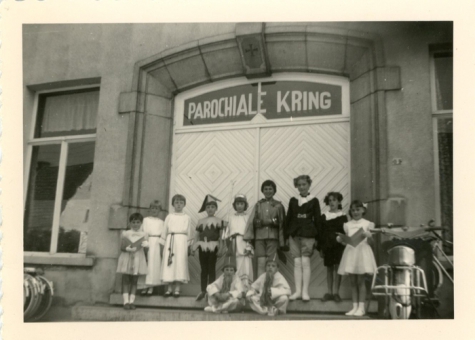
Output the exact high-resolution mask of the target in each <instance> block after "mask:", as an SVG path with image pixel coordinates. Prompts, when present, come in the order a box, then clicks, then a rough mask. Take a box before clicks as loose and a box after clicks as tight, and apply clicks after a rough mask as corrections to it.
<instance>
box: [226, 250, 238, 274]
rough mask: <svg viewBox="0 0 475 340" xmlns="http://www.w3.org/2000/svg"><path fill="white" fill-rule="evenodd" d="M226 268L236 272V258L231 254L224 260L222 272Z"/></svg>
mask: <svg viewBox="0 0 475 340" xmlns="http://www.w3.org/2000/svg"><path fill="white" fill-rule="evenodd" d="M227 267H233V268H234V271H236V270H237V266H236V256H235V255H233V254H228V255H227V256H226V258H225V259H224V266H223V271H224V269H225V268H227Z"/></svg>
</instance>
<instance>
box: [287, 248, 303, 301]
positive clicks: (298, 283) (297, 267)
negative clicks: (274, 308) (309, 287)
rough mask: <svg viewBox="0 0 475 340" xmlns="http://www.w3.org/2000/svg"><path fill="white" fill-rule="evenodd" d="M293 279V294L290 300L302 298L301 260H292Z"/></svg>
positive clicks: (298, 258)
mask: <svg viewBox="0 0 475 340" xmlns="http://www.w3.org/2000/svg"><path fill="white" fill-rule="evenodd" d="M294 279H295V293H293V294H292V295H290V297H289V299H290V300H297V299H300V298H301V297H302V258H301V257H297V258H296V259H294Z"/></svg>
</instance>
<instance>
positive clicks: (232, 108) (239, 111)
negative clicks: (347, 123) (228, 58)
mask: <svg viewBox="0 0 475 340" xmlns="http://www.w3.org/2000/svg"><path fill="white" fill-rule="evenodd" d="M184 104H185V105H184V120H183V125H185V126H190V125H200V124H216V123H231V122H242V121H250V120H251V119H253V118H254V117H255V115H256V114H258V113H260V114H262V115H263V116H264V117H265V118H266V119H282V118H284V119H285V118H286V119H289V118H297V117H312V116H328V115H341V114H342V87H341V86H339V85H333V84H324V83H315V82H308V81H277V82H267V83H265V82H262V83H255V84H246V85H239V86H234V87H229V88H225V89H220V90H216V91H212V92H208V93H205V94H201V95H198V96H195V97H192V98H188V99H186V100H185V103H184Z"/></svg>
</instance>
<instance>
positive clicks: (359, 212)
mask: <svg viewBox="0 0 475 340" xmlns="http://www.w3.org/2000/svg"><path fill="white" fill-rule="evenodd" d="M365 213H366V206H365V205H364V204H363V203H362V202H361V201H359V200H354V201H353V202H351V205H350V216H351V218H352V220H351V221H349V222H347V223H345V224H344V225H343V229H344V230H345V234H346V235H347V236H349V237H351V236H352V235H353V234H355V233H356V232H357V231H358V230H360V229H361V228H363V235H364V236H365V237H366V238H365V239H364V240H363V241H361V243H359V244H358V245H357V246H356V247H353V246H351V245H349V244H347V245H346V248H345V250H344V252H343V256H342V258H341V262H340V267H339V268H338V274H340V275H350V284H351V297H352V300H353V309H352V310H350V311H349V312H348V313H346V315H354V316H363V315H365V310H364V303H365V299H366V286H365V274H373V273H374V272H375V271H376V268H377V267H376V261H375V259H374V254H373V251H372V250H371V247H370V245H369V244H368V238H371V237H372V235H371V232H370V230H371V229H373V228H374V223H373V222H370V221H368V220H365V219H364V218H363V216H364V214H365ZM337 241H338V242H340V243H343V241H342V238H341V237H340V236H337Z"/></svg>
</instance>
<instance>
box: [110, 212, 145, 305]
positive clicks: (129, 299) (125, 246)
mask: <svg viewBox="0 0 475 340" xmlns="http://www.w3.org/2000/svg"><path fill="white" fill-rule="evenodd" d="M129 222H130V224H129V226H130V230H127V231H125V232H123V233H122V235H121V246H120V249H121V251H122V252H121V254H120V256H119V261H118V264H117V273H120V274H122V296H123V298H124V309H135V305H134V301H135V294H136V292H137V281H138V279H139V276H140V275H147V272H148V270H147V261H146V260H145V253H144V251H143V247H148V241H147V234H146V233H145V232H143V231H141V230H140V227H141V226H142V222H143V216H142V215H141V214H139V213H134V214H132V215H130V218H129Z"/></svg>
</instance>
